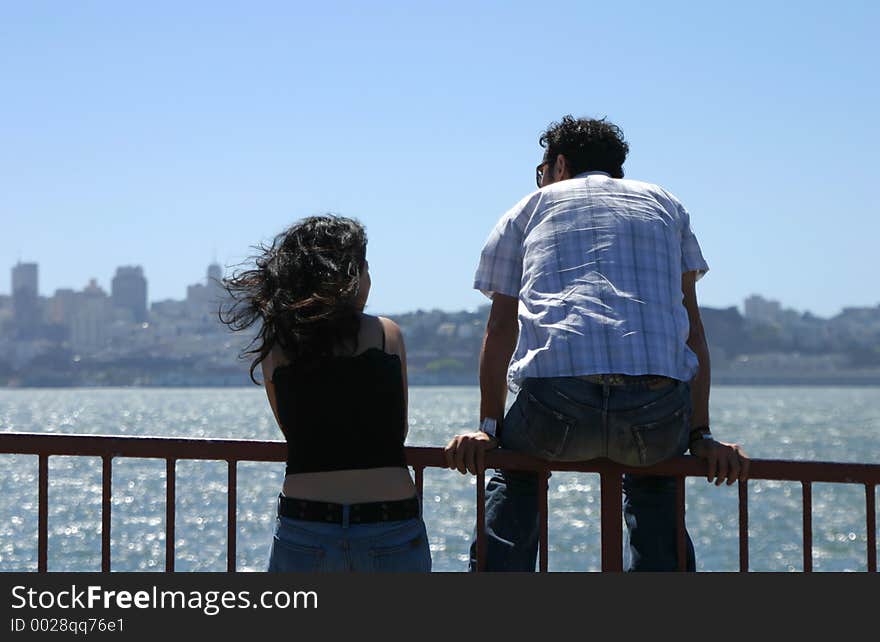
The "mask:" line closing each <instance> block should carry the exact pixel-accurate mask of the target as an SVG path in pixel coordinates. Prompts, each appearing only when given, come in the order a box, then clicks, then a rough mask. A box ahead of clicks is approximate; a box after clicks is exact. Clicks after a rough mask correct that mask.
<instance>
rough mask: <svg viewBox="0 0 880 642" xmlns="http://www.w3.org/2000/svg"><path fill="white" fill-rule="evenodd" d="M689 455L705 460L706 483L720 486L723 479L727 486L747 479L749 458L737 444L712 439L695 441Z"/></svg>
mask: <svg viewBox="0 0 880 642" xmlns="http://www.w3.org/2000/svg"><path fill="white" fill-rule="evenodd" d="M691 454H692V455H694V456H695V457H699V458H700V459H705V460H706V463H707V464H708V466H709V470H708V471H707V472H706V481H708V482H709V483H712V480H713V479H714V480H715V485H716V486H720V485H721V484H722V482H723V481H724V479H725V478H727V485H728V486H730V485H731V484H732V483H733V482H735V481H737V480H740V481H746V480H747V479H748V478H749V458H748V457H747V456H746V454H745V452H743V449H742V448H741V447H740V446H739V444H727V443H724V442H723V441H715V440H714V439H697V440H696V441H694V443H693V444H692V445H691Z"/></svg>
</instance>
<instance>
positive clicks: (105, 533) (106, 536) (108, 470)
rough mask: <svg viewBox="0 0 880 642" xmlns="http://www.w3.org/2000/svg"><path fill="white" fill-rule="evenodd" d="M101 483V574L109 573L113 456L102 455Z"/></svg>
mask: <svg viewBox="0 0 880 642" xmlns="http://www.w3.org/2000/svg"><path fill="white" fill-rule="evenodd" d="M102 459H103V469H104V475H103V477H104V478H103V481H102V483H101V572H102V573H109V572H110V517H111V515H110V499H111V497H112V495H113V487H112V484H113V456H112V455H104V456H103V457H102Z"/></svg>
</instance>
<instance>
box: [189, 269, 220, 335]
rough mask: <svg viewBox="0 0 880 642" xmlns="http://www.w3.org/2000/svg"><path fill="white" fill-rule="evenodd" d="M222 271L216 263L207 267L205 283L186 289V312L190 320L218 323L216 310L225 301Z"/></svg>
mask: <svg viewBox="0 0 880 642" xmlns="http://www.w3.org/2000/svg"><path fill="white" fill-rule="evenodd" d="M222 278H223V269H222V268H221V267H220V266H219V265H218V264H216V263H212V264H211V265H209V266H208V271H207V274H206V275H205V281H204V282H203V283H195V284H193V285H190V286H187V288H186V312H187V316H188V317H189V318H190V319H194V320H199V321H202V322H203V323H208V324H211V323H214V322H218V323H219V321H218V319H217V310H218V309H219V307H220V305H221V304H222V303H223V302H224V301H225V299H226V294H227V293H226V289H225V288H224V287H223V284H222V282H221V281H222Z"/></svg>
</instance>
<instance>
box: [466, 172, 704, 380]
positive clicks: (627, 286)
mask: <svg viewBox="0 0 880 642" xmlns="http://www.w3.org/2000/svg"><path fill="white" fill-rule="evenodd" d="M708 269H709V266H708V265H707V264H706V261H705V260H704V259H703V254H702V252H701V250H700V245H699V243H698V242H697V238H696V236H694V233H693V231H692V230H691V225H690V216H689V215H688V213H687V211H686V210H685V209H684V207H683V206H682V205H681V203H680V202H679V201H678V200H677V199H676V198H675V197H674V196H672V195H671V194H670V193H669V192H667V191H666V190H664V189H663V188H661V187H659V186H657V185H652V184H650V183H643V182H640V181H633V180H627V179H614V178H611V177H610V176H609V175H608V174H606V173H604V172H587V173H584V174H580V175H578V176H576V177H575V178H572V179H569V180H565V181H560V182H558V183H554V184H552V185H549V186H547V187H544V188H542V189H540V190H538V191H536V192H533V193H532V194H529V195H528V196H526V197H525V198H523V199H522V200H521V201H520V202H519V203H517V204H516V205H515V206H514V207H513V208H512V209H511V210H509V211H508V212H507V213H506V214H504V216H502V217H501V220H500V221H498V224H497V225H496V226H495V228H494V229H493V230H492V232H491V234H490V235H489V238H488V239H487V241H486V244H485V246H484V247H483V251H482V254H481V256H480V263H479V266H478V267H477V273H476V276H475V278H474V287H475V288H476V289H478V290H480V291H482V292H483V293H484V294H486V296H488V297H490V298H491V297H492V295H493V293H496V292H497V293H500V294H505V295H508V296H512V297H518V298H519V312H518V314H519V328H520V332H519V340H518V342H517V346H516V351H515V352H514V355H513V358H512V360H511V362H510V368H509V370H508V375H507V378H508V383H509V384H510V386H511V388H512V389H513V390H516V389H518V387H519V385H520V383H521V382H522V380H523V379H525V378H527V377H560V376H576V375H585V374H610V373H620V374H631V375H640V374H656V375H664V376H667V377H672V378H674V379H679V380H682V381H689V380H690V379H692V378H693V376H694V374H695V373H696V369H697V357H696V355H695V354H694V353H693V351H691V350H690V348H688V346H687V344H686V341H687V337H688V331H689V324H688V317H687V311H686V310H685V307H684V303H683V296H682V291H681V275H682V273H683V272H690V271H696V272H697V278H699V277H701V276H702V275H703V274H705V273H706V272H707V271H708Z"/></svg>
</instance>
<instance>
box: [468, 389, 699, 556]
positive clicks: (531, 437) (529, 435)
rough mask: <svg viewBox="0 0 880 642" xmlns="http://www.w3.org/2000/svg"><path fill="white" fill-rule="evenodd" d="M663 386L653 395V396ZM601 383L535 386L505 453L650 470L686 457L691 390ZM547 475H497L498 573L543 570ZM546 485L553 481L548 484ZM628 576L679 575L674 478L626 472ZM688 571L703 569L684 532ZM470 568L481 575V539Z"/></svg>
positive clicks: (491, 528) (512, 414)
mask: <svg viewBox="0 0 880 642" xmlns="http://www.w3.org/2000/svg"><path fill="white" fill-rule="evenodd" d="M652 388H654V389H652ZM656 388H657V386H656V385H654V386H649V385H648V384H645V383H634V384H633V383H630V384H625V385H604V384H595V383H590V382H588V381H585V380H583V379H579V378H577V377H552V378H540V379H526V380H525V381H524V382H523V385H522V388H521V389H520V392H519V395H518V396H517V398H516V401H514V403H513V405H512V406H511V407H510V410H509V411H508V412H507V415H506V416H505V419H504V425H503V428H502V432H501V447H502V448H505V449H509V450H514V451H517V452H522V453H526V454H529V455H534V456H536V457H541V458H544V459H548V460H551V461H582V460H586V459H594V458H596V457H608V458H609V459H611V460H613V461H615V462H618V463H620V464H624V465H627V466H651V465H653V464H656V463H658V462H660V461H663V460H664V459H668V458H669V457H673V456H676V455H681V454H683V453H684V452H685V451H686V450H687V446H688V433H689V423H690V414H691V400H690V386H689V385H688V384H687V383H684V382H675V383H670V384H668V385H664V386H663V387H661V388H659V389H656ZM538 477H539V473H533V472H529V471H516V470H496V471H495V474H494V475H493V476H492V478H491V479H490V480H489V483H488V484H487V485H486V543H487V546H486V554H487V560H486V561H487V565H486V569H487V570H489V571H534V570H535V561H536V559H537V552H538V530H539V523H538V508H537V507H538V483H539V479H538ZM541 483H545V484H546V483H547V481H546V480H544V481H543V482H541ZM623 492H624V503H623V513H624V518H625V521H626V527H627V542H626V547H627V548H628V550H629V560H628V564H627V567H626V570H627V571H674V570H677V569H678V554H677V546H676V524H675V479H674V478H672V477H657V476H651V475H624V479H623ZM685 539H686V543H687V556H688V559H687V569H688V570H689V571H693V570H695V568H696V565H695V561H694V548H693V544H692V542H691V538H690V536H689V535H688V534H687V532H685ZM470 557H471V559H470V570H471V571H473V570H475V569H476V538H475V539H474V541H473V543H472V544H471V554H470Z"/></svg>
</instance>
